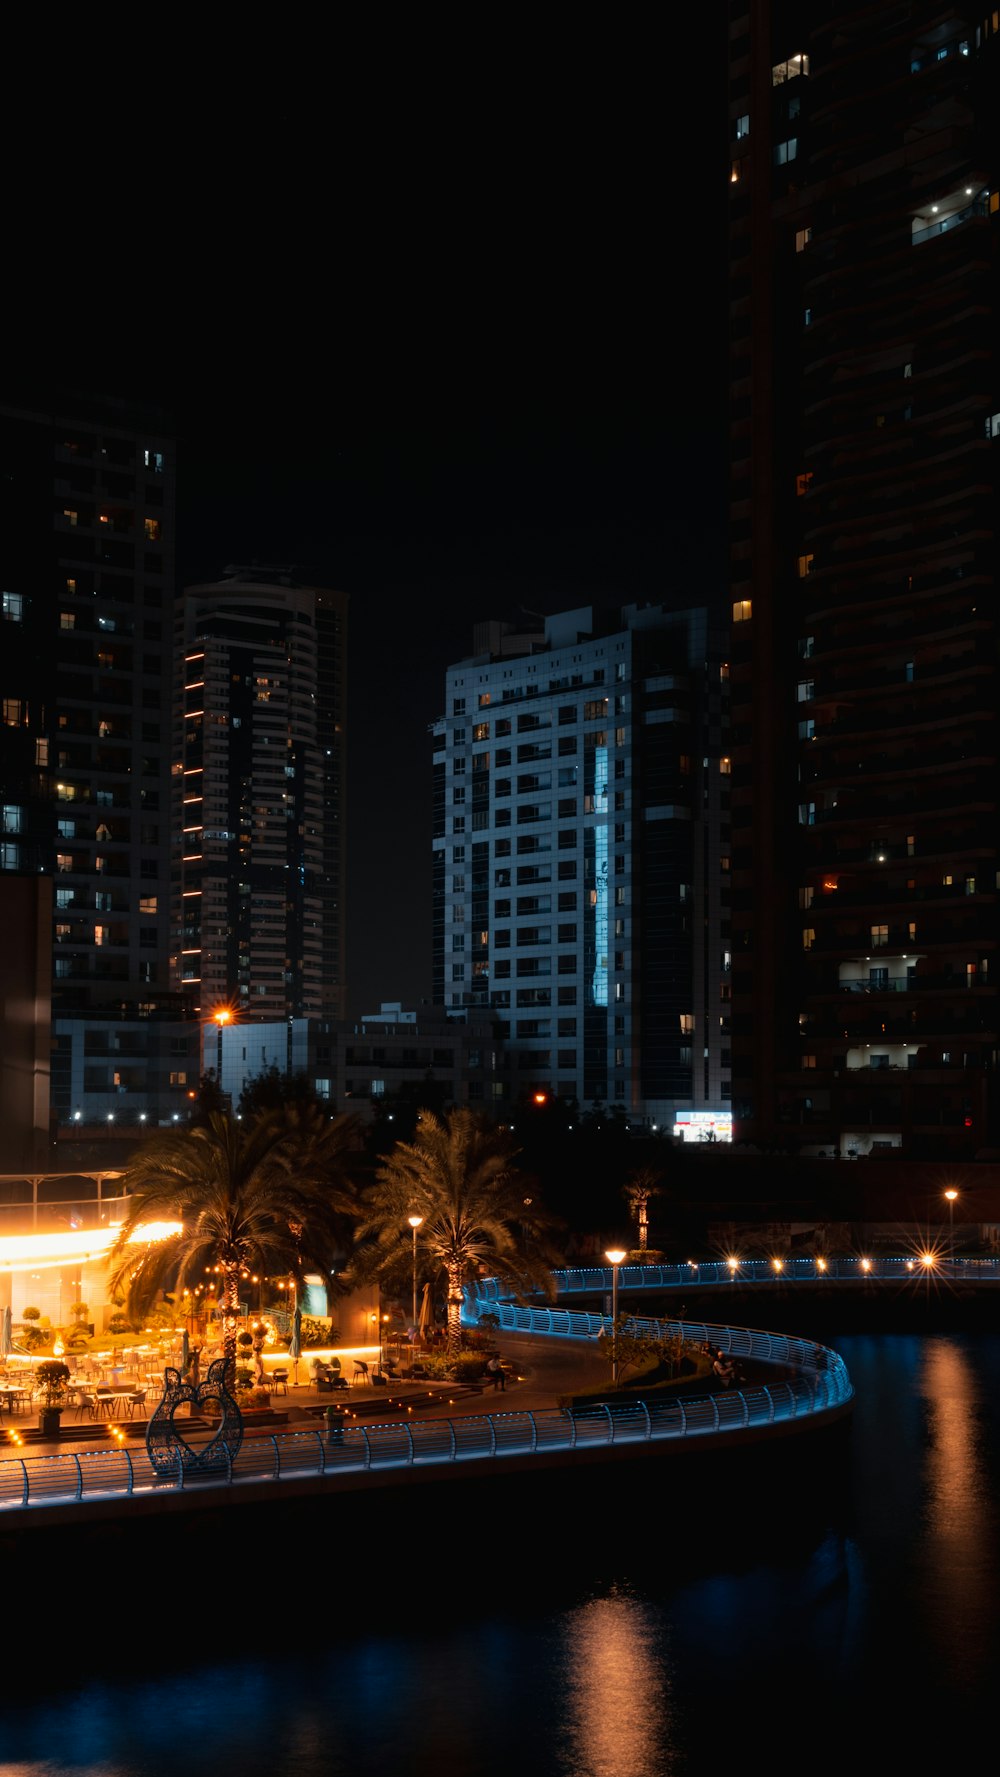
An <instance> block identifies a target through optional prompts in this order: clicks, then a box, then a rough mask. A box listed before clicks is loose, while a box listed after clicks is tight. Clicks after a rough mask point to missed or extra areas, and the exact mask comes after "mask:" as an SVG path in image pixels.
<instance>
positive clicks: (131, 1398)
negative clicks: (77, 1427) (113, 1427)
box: [74, 1387, 144, 1419]
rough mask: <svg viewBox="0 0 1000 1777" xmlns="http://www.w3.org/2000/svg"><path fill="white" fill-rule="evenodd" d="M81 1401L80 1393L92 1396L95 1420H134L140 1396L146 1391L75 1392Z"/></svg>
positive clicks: (95, 1390)
mask: <svg viewBox="0 0 1000 1777" xmlns="http://www.w3.org/2000/svg"><path fill="white" fill-rule="evenodd" d="M74 1392H75V1393H76V1395H77V1398H78V1399H79V1396H80V1393H81V1392H82V1393H83V1394H86V1395H90V1396H91V1398H92V1399H93V1402H94V1418H95V1419H134V1418H135V1409H136V1406H137V1404H138V1400H139V1396H140V1395H142V1394H143V1393H144V1391H143V1390H142V1389H141V1388H139V1389H137V1388H101V1387H98V1388H84V1389H83V1390H80V1389H76V1390H75V1391H74Z"/></svg>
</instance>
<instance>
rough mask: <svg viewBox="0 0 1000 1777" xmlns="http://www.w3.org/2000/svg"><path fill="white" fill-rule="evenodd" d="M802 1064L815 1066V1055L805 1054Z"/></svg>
mask: <svg viewBox="0 0 1000 1777" xmlns="http://www.w3.org/2000/svg"><path fill="white" fill-rule="evenodd" d="M802 1066H803V1067H815V1066H816V1057H815V1055H803V1057H802Z"/></svg>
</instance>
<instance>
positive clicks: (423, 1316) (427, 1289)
mask: <svg viewBox="0 0 1000 1777" xmlns="http://www.w3.org/2000/svg"><path fill="white" fill-rule="evenodd" d="M417 1324H418V1326H419V1329H420V1337H421V1339H422V1340H423V1341H424V1342H425V1343H426V1342H427V1340H428V1339H429V1338H430V1335H431V1332H432V1330H433V1327H434V1304H433V1302H432V1301H431V1286H430V1284H429V1283H425V1284H424V1294H423V1300H422V1301H421V1304H420V1320H419V1322H418V1323H417Z"/></svg>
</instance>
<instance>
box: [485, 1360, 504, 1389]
mask: <svg viewBox="0 0 1000 1777" xmlns="http://www.w3.org/2000/svg"><path fill="white" fill-rule="evenodd" d="M486 1374H487V1376H488V1377H489V1379H490V1381H491V1382H492V1384H493V1389H494V1393H495V1392H496V1390H497V1389H499V1390H500V1393H501V1394H503V1392H504V1390H505V1388H506V1387H507V1378H506V1376H505V1375H504V1373H503V1364H502V1363H501V1362H500V1358H499V1355H498V1353H497V1352H494V1353H493V1355H492V1357H491V1358H489V1360H488V1361H487V1364H486Z"/></svg>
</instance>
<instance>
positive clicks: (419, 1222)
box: [406, 1216, 424, 1327]
mask: <svg viewBox="0 0 1000 1777" xmlns="http://www.w3.org/2000/svg"><path fill="white" fill-rule="evenodd" d="M406 1219H407V1221H408V1222H409V1224H410V1227H411V1228H412V1229H413V1319H412V1321H411V1322H410V1325H411V1326H414V1327H415V1326H416V1324H417V1229H418V1228H422V1227H423V1225H424V1218H423V1216H407V1218H406Z"/></svg>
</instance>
